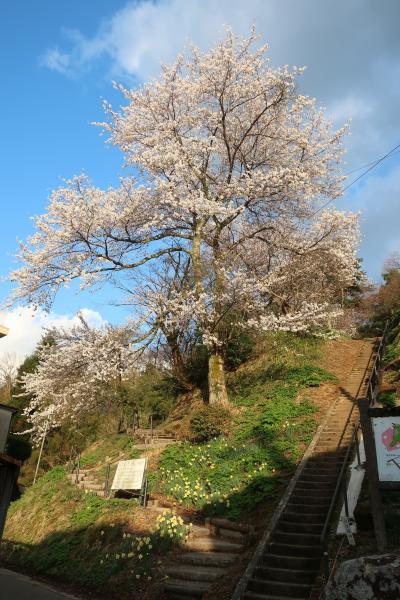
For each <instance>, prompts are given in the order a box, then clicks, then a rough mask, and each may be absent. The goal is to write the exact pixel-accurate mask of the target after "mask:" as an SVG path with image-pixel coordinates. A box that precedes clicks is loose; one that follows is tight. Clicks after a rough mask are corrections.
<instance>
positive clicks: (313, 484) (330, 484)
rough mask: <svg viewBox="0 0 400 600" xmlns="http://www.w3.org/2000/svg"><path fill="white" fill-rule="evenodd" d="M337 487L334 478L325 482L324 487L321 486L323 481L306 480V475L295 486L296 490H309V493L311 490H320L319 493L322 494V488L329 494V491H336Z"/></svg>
mask: <svg viewBox="0 0 400 600" xmlns="http://www.w3.org/2000/svg"><path fill="white" fill-rule="evenodd" d="M335 486H336V482H335V480H333V479H332V478H329V479H328V480H323V483H322V486H321V481H320V480H318V479H312V478H310V479H309V478H308V477H307V478H306V475H304V476H303V477H300V478H299V479H298V481H297V484H296V486H295V489H297V490H298V489H300V488H305V489H306V490H308V492H310V490H316V491H317V490H318V493H320V491H321V487H322V488H323V491H324V492H327V491H328V490H329V491H330V490H332V489H335Z"/></svg>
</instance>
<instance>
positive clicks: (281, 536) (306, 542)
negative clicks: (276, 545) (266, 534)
mask: <svg viewBox="0 0 400 600" xmlns="http://www.w3.org/2000/svg"><path fill="white" fill-rule="evenodd" d="M278 527H279V524H278ZM272 539H273V540H275V541H276V542H280V543H281V544H293V545H295V546H314V545H315V546H318V545H320V543H321V536H320V535H318V534H317V533H293V532H288V531H282V530H281V529H275V531H274V532H273V534H272Z"/></svg>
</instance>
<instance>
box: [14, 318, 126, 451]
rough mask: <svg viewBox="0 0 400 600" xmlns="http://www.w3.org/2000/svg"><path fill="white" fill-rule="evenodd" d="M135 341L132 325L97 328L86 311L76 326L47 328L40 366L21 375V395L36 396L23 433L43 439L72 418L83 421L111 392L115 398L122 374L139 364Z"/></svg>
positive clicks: (26, 411) (39, 352)
mask: <svg viewBox="0 0 400 600" xmlns="http://www.w3.org/2000/svg"><path fill="white" fill-rule="evenodd" d="M50 342H51V343H50ZM131 342H132V329H131V327H129V326H126V327H125V326H123V327H112V326H106V327H101V328H92V327H90V326H89V325H88V324H87V323H86V322H85V320H84V319H83V318H82V317H80V320H79V322H78V324H76V325H74V326H73V327H72V328H68V329H66V328H59V329H57V328H52V329H49V330H47V334H46V337H45V341H44V343H42V344H41V345H40V346H39V348H38V351H37V354H38V366H37V368H36V370H35V371H34V372H32V373H30V372H26V373H24V374H23V375H22V377H21V381H20V388H21V390H22V392H21V396H25V397H26V396H28V397H30V398H31V400H30V402H29V404H28V405H27V406H26V408H25V409H24V416H25V417H26V418H27V421H28V422H30V424H31V428H30V429H29V430H27V431H26V432H24V433H32V437H33V439H34V440H38V439H40V438H41V437H42V436H43V433H44V432H45V431H49V430H50V429H52V428H54V427H57V426H59V425H61V424H62V423H63V422H65V421H66V420H67V419H69V420H70V421H71V422H72V423H74V422H75V423H79V422H80V419H81V417H82V415H85V414H88V413H90V412H92V411H93V410H94V409H98V408H99V407H101V406H102V405H103V406H104V403H105V402H107V401H108V400H109V399H110V396H111V400H112V402H113V403H114V404H115V402H116V399H115V397H116V395H117V392H118V387H119V385H120V383H121V381H122V379H123V377H125V376H127V375H128V374H131V373H132V371H133V369H134V368H135V367H136V366H137V357H136V355H135V352H134V351H133V349H132V345H131Z"/></svg>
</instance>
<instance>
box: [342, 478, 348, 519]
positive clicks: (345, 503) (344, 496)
mask: <svg viewBox="0 0 400 600" xmlns="http://www.w3.org/2000/svg"><path fill="white" fill-rule="evenodd" d="M343 500H344V512H345V514H346V517H347V519H348V518H349V500H348V498H347V488H346V480H345V479H344V480H343Z"/></svg>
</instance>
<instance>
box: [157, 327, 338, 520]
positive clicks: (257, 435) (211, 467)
mask: <svg viewBox="0 0 400 600" xmlns="http://www.w3.org/2000/svg"><path fill="white" fill-rule="evenodd" d="M278 338H279V340H280V348H281V349H282V339H283V340H285V342H286V344H285V345H284V347H285V348H287V352H285V353H284V359H283V358H282V354H281V355H280V358H279V360H278V359H277V357H276V356H275V347H274V345H273V343H272V341H271V338H269V342H268V343H269V344H270V345H271V347H272V349H273V351H272V356H271V355H269V356H268V360H262V361H255V362H254V363H253V365H250V366H249V365H247V368H246V369H240V370H239V371H238V372H236V373H235V374H231V375H230V376H229V391H230V399H231V402H232V404H233V406H234V407H235V408H234V410H235V416H234V417H233V418H232V419H231V420H230V421H231V426H230V431H229V433H228V435H226V436H221V437H218V438H216V439H212V440H210V441H209V442H208V443H203V444H192V443H189V442H184V443H181V444H179V445H175V446H170V447H169V448H167V449H166V450H164V451H163V452H162V454H161V456H160V460H159V464H158V467H157V470H156V471H155V472H154V473H151V474H150V489H151V490H152V491H154V492H159V493H162V494H164V495H166V496H168V497H170V498H172V499H173V500H175V501H176V502H178V503H180V504H182V505H184V506H187V507H192V508H195V509H197V510H202V511H204V513H206V514H209V515H221V516H226V517H228V518H231V519H239V518H240V517H242V516H243V515H245V514H246V513H248V512H250V511H252V510H254V509H255V508H256V507H257V506H258V505H259V504H260V502H262V501H264V500H266V499H268V498H274V497H275V496H276V494H277V493H278V490H280V488H281V486H282V483H283V482H285V481H287V479H288V478H289V477H290V476H291V474H292V473H293V470H294V468H295V466H296V465H297V463H298V460H299V458H300V457H301V456H302V454H303V453H304V450H305V448H306V447H307V445H308V444H309V442H310V441H311V439H312V436H313V434H314V431H315V429H316V425H317V423H316V420H315V418H314V416H313V415H314V414H315V413H316V411H317V408H316V406H315V405H314V403H313V402H312V401H310V400H308V399H307V398H303V399H301V398H300V395H299V392H300V391H301V390H304V389H305V388H307V387H313V386H318V385H321V383H323V382H327V381H330V382H332V381H335V377H334V376H333V375H331V374H330V373H328V372H326V371H324V370H323V369H321V368H320V367H317V366H316V365H314V364H312V363H311V362H310V361H311V359H315V357H316V356H317V355H318V353H319V351H320V342H318V341H317V342H315V341H314V340H313V341H311V340H309V339H300V342H299V340H298V339H296V340H293V337H292V336H290V335H288V334H286V335H284V336H283V335H279V336H278ZM300 350H301V351H300Z"/></svg>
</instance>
